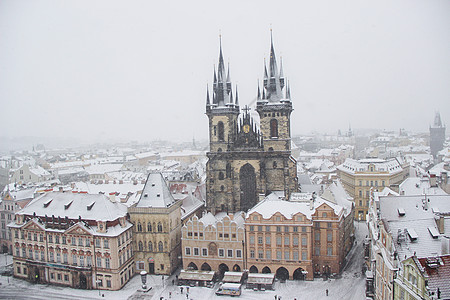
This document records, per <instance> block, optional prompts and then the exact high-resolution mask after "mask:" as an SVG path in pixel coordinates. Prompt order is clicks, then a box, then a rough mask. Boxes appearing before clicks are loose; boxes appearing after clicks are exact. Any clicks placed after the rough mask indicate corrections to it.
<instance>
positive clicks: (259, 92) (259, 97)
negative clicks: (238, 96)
mask: <svg viewBox="0 0 450 300" xmlns="http://www.w3.org/2000/svg"><path fill="white" fill-rule="evenodd" d="M258 99H261V89H260V88H259V79H258Z"/></svg>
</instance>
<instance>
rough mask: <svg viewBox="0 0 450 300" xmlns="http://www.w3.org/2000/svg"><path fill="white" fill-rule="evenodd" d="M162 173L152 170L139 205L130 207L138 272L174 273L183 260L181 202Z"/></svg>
mask: <svg viewBox="0 0 450 300" xmlns="http://www.w3.org/2000/svg"><path fill="white" fill-rule="evenodd" d="M182 203H183V201H180V200H178V201H176V200H175V199H174V198H173V196H172V195H171V193H170V191H169V188H168V186H167V183H166V182H165V180H164V178H163V176H162V175H161V174H160V173H151V174H149V176H148V178H147V182H146V183H145V187H144V190H143V191H142V194H141V197H140V199H139V201H138V202H137V203H136V204H133V205H132V206H131V207H130V208H129V209H128V213H129V214H130V219H131V222H132V223H133V224H134V228H133V234H134V239H133V244H134V247H135V250H136V251H135V261H136V272H141V271H144V270H145V271H147V272H148V273H149V274H165V275H170V274H172V273H173V272H174V271H175V270H176V268H177V267H178V266H179V265H180V263H181V205H182Z"/></svg>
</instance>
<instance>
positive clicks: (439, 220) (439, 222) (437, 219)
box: [436, 215, 445, 234]
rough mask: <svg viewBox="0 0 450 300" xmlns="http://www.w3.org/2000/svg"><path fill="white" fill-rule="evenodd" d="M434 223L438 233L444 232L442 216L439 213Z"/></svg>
mask: <svg viewBox="0 0 450 300" xmlns="http://www.w3.org/2000/svg"><path fill="white" fill-rule="evenodd" d="M436 225H437V227H438V230H439V233H440V234H444V232H445V227H444V216H442V215H440V216H439V217H438V218H436Z"/></svg>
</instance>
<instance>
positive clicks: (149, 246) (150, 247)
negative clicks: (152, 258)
mask: <svg viewBox="0 0 450 300" xmlns="http://www.w3.org/2000/svg"><path fill="white" fill-rule="evenodd" d="M148 251H150V252H153V244H152V242H148Z"/></svg>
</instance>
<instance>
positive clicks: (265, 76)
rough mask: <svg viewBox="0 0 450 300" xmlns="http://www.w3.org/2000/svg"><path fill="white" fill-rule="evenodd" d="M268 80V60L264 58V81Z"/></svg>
mask: <svg viewBox="0 0 450 300" xmlns="http://www.w3.org/2000/svg"><path fill="white" fill-rule="evenodd" d="M267 78H269V75H268V74H267V65H266V58H265V57H264V79H267Z"/></svg>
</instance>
